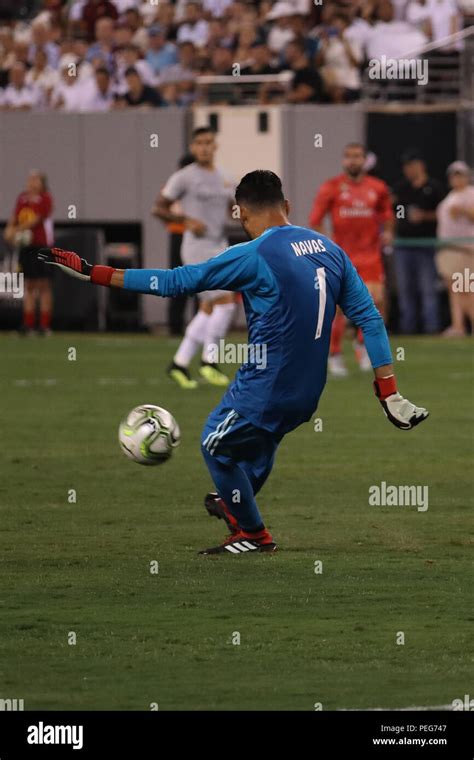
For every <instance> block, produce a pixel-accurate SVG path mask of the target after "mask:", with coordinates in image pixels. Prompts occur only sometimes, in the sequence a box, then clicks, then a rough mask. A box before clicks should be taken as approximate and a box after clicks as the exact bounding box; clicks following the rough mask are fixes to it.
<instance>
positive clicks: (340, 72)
mask: <svg viewBox="0 0 474 760" xmlns="http://www.w3.org/2000/svg"><path fill="white" fill-rule="evenodd" d="M348 27H349V20H348V18H347V16H346V15H344V14H342V13H336V12H334V13H333V14H332V16H331V21H330V25H328V26H324V27H323V28H322V30H321V32H320V34H319V36H320V39H321V48H320V51H319V53H318V57H317V61H318V64H319V65H320V66H321V75H322V77H323V79H324V85H325V88H326V90H327V92H328V94H329V96H330V98H331V100H332V101H333V102H334V103H345V102H350V101H353V100H357V98H358V97H359V94H360V87H361V77H360V69H359V67H360V65H361V63H362V57H363V54H362V46H361V45H360V43H358V42H356V40H349V39H348V38H347V37H346V31H347V29H348Z"/></svg>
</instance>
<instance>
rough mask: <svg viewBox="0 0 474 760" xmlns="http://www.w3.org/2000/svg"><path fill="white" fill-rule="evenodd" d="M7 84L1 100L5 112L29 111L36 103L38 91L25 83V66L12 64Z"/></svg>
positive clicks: (19, 63)
mask: <svg viewBox="0 0 474 760" xmlns="http://www.w3.org/2000/svg"><path fill="white" fill-rule="evenodd" d="M8 81H9V84H8V87H7V88H6V89H5V92H4V93H3V98H2V108H3V109H4V110H6V111H30V110H31V109H32V108H33V107H34V106H35V105H36V104H37V103H38V90H37V89H36V88H35V87H33V86H31V85H28V84H27V83H26V66H25V64H24V63H21V62H20V61H19V62H17V63H15V64H13V66H12V67H11V69H10V75H9V78H8Z"/></svg>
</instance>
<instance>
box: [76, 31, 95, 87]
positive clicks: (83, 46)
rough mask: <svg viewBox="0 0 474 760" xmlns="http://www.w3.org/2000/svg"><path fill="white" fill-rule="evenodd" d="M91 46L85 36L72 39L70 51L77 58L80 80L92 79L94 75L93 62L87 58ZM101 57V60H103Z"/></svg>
mask: <svg viewBox="0 0 474 760" xmlns="http://www.w3.org/2000/svg"><path fill="white" fill-rule="evenodd" d="M88 50H89V46H88V44H87V40H86V39H85V37H78V38H76V39H74V40H72V44H71V50H70V52H71V53H72V54H73V56H75V58H76V69H77V78H78V80H79V81H80V82H86V81H90V80H91V79H92V77H93V76H94V66H93V63H92V62H90V61H88V60H87V52H88ZM101 60H102V59H100V57H99V61H101Z"/></svg>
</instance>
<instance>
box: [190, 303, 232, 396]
mask: <svg viewBox="0 0 474 760" xmlns="http://www.w3.org/2000/svg"><path fill="white" fill-rule="evenodd" d="M200 297H201V298H202V302H203V303H204V304H206V306H207V308H208V309H209V311H210V313H209V319H208V321H207V325H206V332H205V335H204V341H203V350H202V361H201V367H200V370H199V374H200V375H201V377H203V378H204V379H205V380H206V381H207V382H208V383H211V385H217V386H221V387H225V386H226V385H228V384H229V381H230V379H229V377H228V376H227V375H226V374H225V373H224V372H222V370H221V369H220V367H219V366H218V363H217V359H216V357H217V355H218V354H219V347H220V342H221V341H223V340H224V338H225V336H226V335H227V333H228V331H229V329H230V326H231V324H232V319H233V318H234V314H235V296H234V293H229V292H226V291H214V292H209V293H206V292H204V293H201V294H200Z"/></svg>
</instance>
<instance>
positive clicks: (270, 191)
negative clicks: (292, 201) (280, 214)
mask: <svg viewBox="0 0 474 760" xmlns="http://www.w3.org/2000/svg"><path fill="white" fill-rule="evenodd" d="M235 200H236V203H237V204H238V205H239V206H241V205H243V206H249V207H250V208H266V207H268V206H279V205H281V204H282V203H284V202H285V196H284V195H283V190H282V187H281V179H280V177H278V176H277V175H276V174H275V172H271V171H269V170H268V169H256V170H255V171H254V172H249V173H248V174H246V175H245V177H242V179H241V180H240V182H239V185H238V187H237V190H236V191H235Z"/></svg>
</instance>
